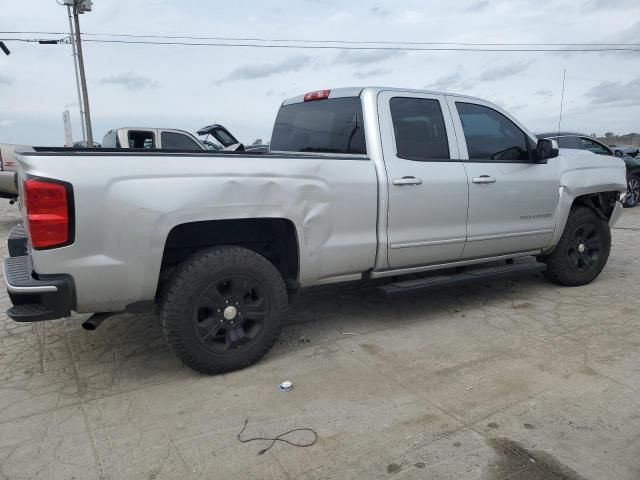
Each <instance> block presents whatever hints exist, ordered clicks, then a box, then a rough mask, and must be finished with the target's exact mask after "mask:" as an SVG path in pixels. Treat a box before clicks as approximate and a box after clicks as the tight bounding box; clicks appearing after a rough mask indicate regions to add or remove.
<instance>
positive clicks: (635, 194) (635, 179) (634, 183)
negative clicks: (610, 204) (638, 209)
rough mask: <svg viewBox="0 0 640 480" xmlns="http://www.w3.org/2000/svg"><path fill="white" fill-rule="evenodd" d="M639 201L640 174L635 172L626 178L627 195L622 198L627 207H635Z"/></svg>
mask: <svg viewBox="0 0 640 480" xmlns="http://www.w3.org/2000/svg"><path fill="white" fill-rule="evenodd" d="M638 203H640V176H639V175H637V174H634V175H629V178H627V196H626V197H625V199H624V206H625V207H627V208H631V207H635V206H637V205H638Z"/></svg>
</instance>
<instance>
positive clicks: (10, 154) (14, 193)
mask: <svg viewBox="0 0 640 480" xmlns="http://www.w3.org/2000/svg"><path fill="white" fill-rule="evenodd" d="M17 148H18V149H19V148H31V147H28V146H26V145H16V144H13V143H0V198H8V199H10V200H15V199H16V198H18V186H17V185H18V184H17V182H16V171H17V168H18V162H17V161H16V156H15V155H16V149H17Z"/></svg>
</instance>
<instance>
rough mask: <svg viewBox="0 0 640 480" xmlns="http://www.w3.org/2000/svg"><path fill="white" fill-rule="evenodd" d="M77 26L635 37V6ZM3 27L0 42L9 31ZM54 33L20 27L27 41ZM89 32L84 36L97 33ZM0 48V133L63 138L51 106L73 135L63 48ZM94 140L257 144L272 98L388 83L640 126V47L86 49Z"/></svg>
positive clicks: (323, 7)
mask: <svg viewBox="0 0 640 480" xmlns="http://www.w3.org/2000/svg"><path fill="white" fill-rule="evenodd" d="M81 22H82V30H83V31H84V32H87V33H126V34H137V35H142V34H144V35H191V36H207V37H262V38H271V39H282V38H294V39H308V40H353V41H378V42H380V41H394V42H395V41H402V42H474V43H477V42H481V43H485V42H487V43H540V42H545V43H582V42H591V43H622V42H624V43H635V44H637V48H640V1H638V0H573V1H567V0H508V1H507V0H456V1H453V2H442V1H440V0H409V1H391V0H374V1H371V2H363V1H350V2H345V1H344V0H342V1H338V0H297V1H295V0H260V1H258V0H252V1H249V0H234V1H233V2H219V1H218V2H212V1H204V0H200V1H197V0H181V1H169V0H128V1H127V2H123V1H121V0H120V1H117V0H94V8H93V12H91V13H88V14H86V15H84V16H82V17H81ZM0 30H1V31H14V30H19V31H51V32H58V31H67V30H68V20H67V16H66V9H65V8H64V7H61V6H59V5H57V4H56V1H55V0H21V1H19V2H17V1H15V0H0ZM15 36H16V35H9V34H2V33H0V38H8V37H15ZM42 37H46V38H52V37H55V36H54V35H25V36H24V38H42ZM94 38H96V37H94ZM8 46H9V48H10V49H11V50H12V54H11V55H10V56H8V57H7V56H4V55H2V54H1V53H0V142H12V143H26V144H31V145H43V144H45V145H46V144H48V145H61V144H62V143H63V141H64V135H63V126H62V111H63V110H65V109H69V110H70V112H71V117H72V121H73V129H74V137H75V139H78V138H79V137H81V130H80V125H79V121H78V108H77V103H76V102H77V97H76V89H75V79H74V73H73V62H72V57H71V47H70V46H69V45H37V44H27V43H15V42H11V43H8ZM84 46H85V48H84V50H85V63H86V70H87V79H88V85H89V94H90V100H91V110H92V112H91V113H92V117H93V128H94V132H95V133H94V136H95V137H96V139H98V140H100V139H101V138H102V136H103V135H104V133H105V132H106V131H107V130H108V129H110V128H113V127H118V126H125V125H131V126H158V127H161V126H165V127H174V128H182V129H186V130H191V131H194V130H196V129H197V128H199V127H201V126H203V125H206V124H210V123H213V122H219V123H223V124H224V125H226V126H227V127H228V128H229V129H230V130H231V131H232V132H233V133H235V134H236V136H237V137H238V138H240V139H241V140H243V141H245V142H251V141H253V139H255V138H257V137H261V138H263V139H268V138H269V136H270V133H271V128H272V124H273V120H274V117H275V113H276V111H277V109H278V106H279V104H280V102H281V101H282V99H284V98H286V97H289V96H293V95H296V94H299V93H304V92H306V91H310V90H318V89H322V88H330V87H342V86H355V85H388V86H399V87H410V88H418V89H430V90H442V91H449V92H460V93H467V94H472V95H476V96H480V97H483V98H487V99H489V100H491V101H494V102H496V103H498V104H500V105H502V106H503V107H505V108H507V109H509V110H510V111H511V112H512V113H513V114H514V115H515V116H516V117H518V118H519V119H520V120H521V121H523V122H524V123H525V124H526V125H528V126H529V127H530V128H531V129H532V130H534V131H536V130H538V131H539V130H548V129H554V128H557V122H558V113H559V108H560V94H561V87H562V76H563V70H564V69H566V71H567V73H566V91H565V103H564V115H563V128H567V129H575V130H580V131H584V132H586V133H594V132H595V133H598V134H603V133H604V132H607V131H612V132H615V133H629V132H640V52H637V51H636V52H626V53H577V52H562V53H530V52H528V53H516V52H507V53H496V52H451V51H446V52H433V51H413V52H397V51H366V50H364V51H346V50H342V51H338V50H330V49H322V50H310V49H307V50H302V49H289V48H283V49H271V48H269V49H261V48H229V47H211V46H198V47H193V46H192V47H185V46H175V45H174V46H168V45H163V46H158V45H153V46H145V45H123V44H114V43H111V44H102V43H88V42H87V43H85V44H84Z"/></svg>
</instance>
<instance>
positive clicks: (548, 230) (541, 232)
mask: <svg viewBox="0 0 640 480" xmlns="http://www.w3.org/2000/svg"><path fill="white" fill-rule="evenodd" d="M545 233H553V229H552V228H546V229H544V230H531V231H530V232H518V233H503V234H500V235H485V236H482V237H470V238H467V242H478V241H481V240H496V239H500V238H513V237H525V236H527V235H544V234H545Z"/></svg>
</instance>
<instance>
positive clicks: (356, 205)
mask: <svg viewBox="0 0 640 480" xmlns="http://www.w3.org/2000/svg"><path fill="white" fill-rule="evenodd" d="M88 157H91V158H90V160H91V165H92V168H91V169H86V168H80V167H81V165H83V164H86V162H87V158H88ZM130 157H131V159H130V161H129V162H128V163H127V176H120V177H117V176H114V171H115V172H118V173H120V174H121V170H119V169H118V168H117V165H118V164H119V162H121V158H120V157H119V156H116V155H98V154H96V155H90V154H87V155H86V156H85V155H75V156H69V157H66V158H65V161H64V162H62V161H56V160H60V156H57V157H56V156H45V155H34V156H28V155H25V159H24V164H25V166H26V168H27V169H28V171H31V172H39V173H45V172H49V166H50V165H52V164H56V178H60V179H63V180H65V181H69V182H71V183H72V184H73V185H74V187H76V189H75V195H76V198H77V200H78V201H77V202H76V206H77V209H76V226H77V237H76V242H75V243H74V245H71V246H68V247H65V248H61V249H55V250H51V251H47V252H34V269H35V271H36V272H38V273H42V274H44V273H52V274H53V273H61V272H63V273H69V274H71V275H72V276H73V277H74V279H75V281H76V285H77V289H78V291H77V298H78V311H79V312H95V311H103V312H106V311H118V310H123V309H124V307H125V306H126V305H128V304H131V303H134V302H139V301H145V300H152V299H153V298H154V297H155V295H156V289H157V285H158V279H159V275H160V269H161V263H162V257H163V252H164V248H165V242H166V239H167V237H168V235H169V232H171V230H172V229H174V228H175V227H176V226H178V225H182V224H186V223H191V222H201V221H211V220H234V219H244V218H254V219H265V218H273V219H286V220H287V221H290V222H291V223H292V224H293V225H294V226H295V231H296V236H297V238H298V242H299V249H300V252H301V254H300V259H299V264H300V268H299V281H300V284H301V286H308V285H315V284H318V283H321V282H327V281H331V279H332V278H335V277H344V276H345V275H361V274H362V272H364V271H366V270H368V269H370V268H371V265H373V261H374V258H375V249H376V234H375V227H376V212H377V191H376V186H375V185H376V173H375V169H374V166H373V164H372V162H371V161H369V160H368V159H364V158H363V159H348V158H327V157H322V156H318V157H317V158H315V157H309V156H307V157H303V158H295V157H292V156H289V157H287V156H283V157H279V156H277V155H269V156H267V155H261V156H254V157H251V156H247V157H244V156H241V155H238V156H237V157H234V161H233V162H222V161H218V160H219V157H215V156H214V155H201V154H200V155H196V156H193V157H191V156H183V157H182V158H181V161H179V162H176V161H169V160H167V159H164V158H162V157H161V156H159V155H151V154H147V155H144V154H143V155H130ZM114 169H115V170H114ZM150 171H154V172H155V173H154V174H153V175H150V174H149V172H150ZM105 178H108V181H107V182H105ZM96 219H100V221H99V222H97V221H96Z"/></svg>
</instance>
